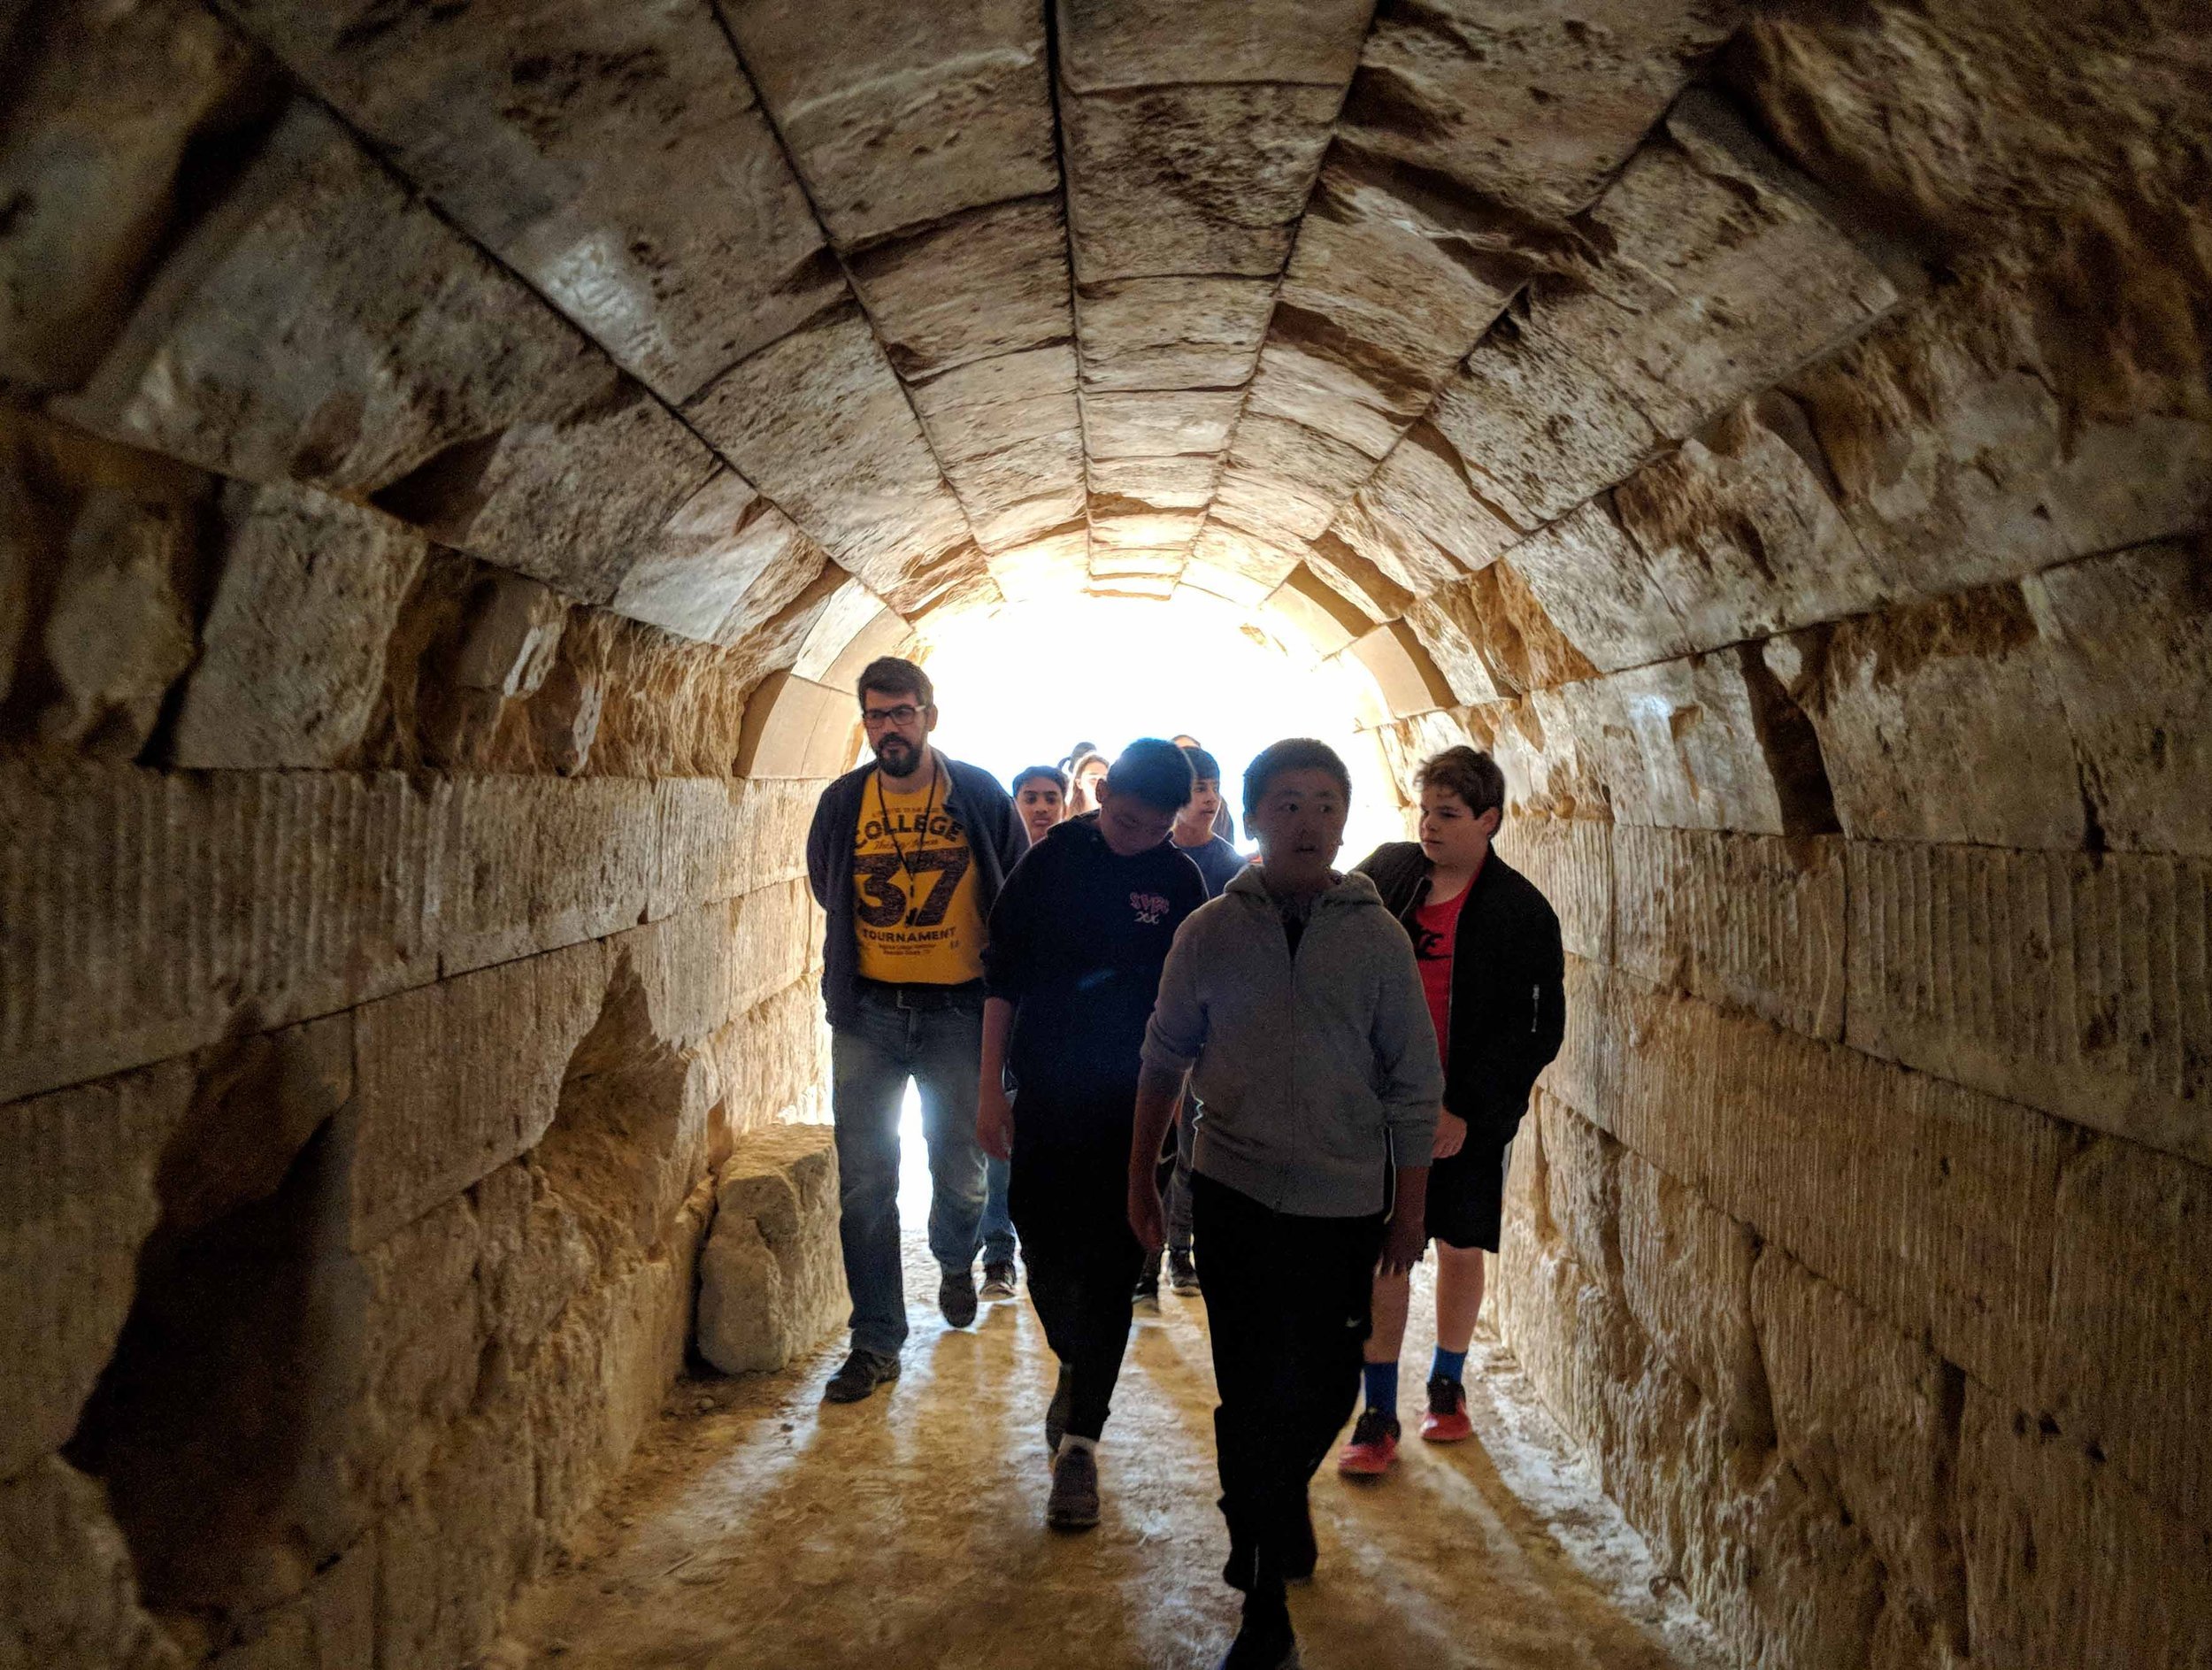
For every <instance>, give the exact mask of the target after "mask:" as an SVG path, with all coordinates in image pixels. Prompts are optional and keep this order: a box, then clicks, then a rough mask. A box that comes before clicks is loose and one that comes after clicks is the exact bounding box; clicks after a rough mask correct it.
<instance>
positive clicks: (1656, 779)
mask: <svg viewBox="0 0 2212 1670" xmlns="http://www.w3.org/2000/svg"><path fill="white" fill-rule="evenodd" d="M1556 694H1557V695H1558V696H1559V698H1560V700H1561V703H1562V704H1563V710H1564V712H1565V714H1566V715H1567V716H1568V719H1569V722H1570V723H1571V725H1572V727H1573V728H1574V730H1575V731H1576V732H1577V733H1578V735H1579V736H1580V737H1581V738H1583V739H1586V742H1585V745H1586V746H1589V747H1591V748H1593V749H1594V750H1595V751H1596V753H1597V757H1598V758H1601V760H1602V762H1603V767H1602V769H1603V773H1604V781H1605V785H1606V789H1607V795H1608V798H1609V800H1610V802H1611V804H1612V807H1613V813H1614V816H1615V817H1616V818H1617V819H1618V820H1620V821H1621V822H1623V823H1641V824H1656V825H1659V826H1661V827H1666V828H1677V829H1740V830H1745V831H1748V832H1750V833H1752V834H1756V835H1781V834H1784V833H1786V825H1785V819H1784V805H1783V800H1782V796H1781V791H1780V786H1779V784H1778V775H1777V772H1776V769H1775V763H1774V761H1773V760H1772V758H1770V755H1769V754H1768V752H1767V750H1766V748H1765V746H1764V744H1763V741H1762V738H1761V736H1760V732H1759V727H1758V724H1757V722H1756V721H1755V720H1754V718H1753V713H1754V707H1755V692H1754V690H1753V689H1752V687H1751V685H1750V684H1749V683H1748V682H1747V680H1746V677H1745V673H1744V666H1743V662H1742V660H1741V658H1740V655H1739V654H1738V653H1737V652H1733V651H1724V652H1722V653H1720V654H1717V655H1706V656H1693V657H1690V658H1686V659H1683V660H1678V661H1662V662H1658V663H1655V665H1653V666H1642V667H1636V668H1632V669H1631V670H1629V671H1627V672H1624V673H1614V674H1613V675H1612V676H1611V677H1609V678H1604V679H1594V680H1591V681H1587V682H1585V683H1579V684H1566V685H1562V686H1561V687H1560V688H1559V690H1558V691H1557V693H1556ZM1544 728H1545V732H1546V734H1547V735H1549V734H1550V732H1551V728H1552V727H1551V726H1550V725H1549V724H1548V723H1547V724H1546V726H1545V727H1544Z"/></svg>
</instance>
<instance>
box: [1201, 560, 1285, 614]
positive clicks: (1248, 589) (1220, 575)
mask: <svg viewBox="0 0 2212 1670" xmlns="http://www.w3.org/2000/svg"><path fill="white" fill-rule="evenodd" d="M1183 584H1185V585H1186V586H1188V587H1189V588H1190V589H1192V590H1194V591H1202V592H1204V593H1205V594H1206V595H1207V596H1210V597H1218V598H1220V599H1221V600H1222V601H1223V602H1224V603H1233V604H1236V605H1237V607H1238V608H1240V609H1256V608H1258V607H1259V606H1260V605H1261V604H1263V603H1264V602H1265V601H1266V600H1267V598H1268V596H1269V595H1270V593H1269V589H1268V587H1267V584H1266V582H1265V581H1258V580H1255V579H1253V578H1252V577H1251V576H1250V575H1248V574H1240V573H1233V572H1232V571H1231V570H1229V569H1226V568H1220V567H1217V566H1215V565H1214V564H1212V563H1209V562H1198V561H1191V562H1187V563H1185V564H1184V565H1183Z"/></svg>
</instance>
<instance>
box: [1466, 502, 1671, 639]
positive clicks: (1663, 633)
mask: <svg viewBox="0 0 2212 1670" xmlns="http://www.w3.org/2000/svg"><path fill="white" fill-rule="evenodd" d="M1510 560H1511V562H1512V564H1513V570H1514V572H1515V573H1517V574H1519V575H1520V577H1521V578H1522V579H1523V580H1525V581H1527V582H1528V589H1529V590H1530V591H1531V592H1532V593H1533V594H1535V597H1536V600H1537V601H1538V602H1539V603H1540V604H1542V605H1543V607H1544V612H1545V613H1546V614H1547V615H1548V617H1549V619H1550V620H1551V621H1552V622H1553V624H1554V625H1555V626H1556V627H1558V628H1559V629H1560V630H1561V631H1562V632H1563V633H1564V634H1565V635H1566V636H1567V638H1568V640H1569V642H1571V643H1572V644H1573V645H1574V647H1575V648H1576V649H1577V650H1580V651H1581V652H1582V654H1583V655H1584V656H1585V657H1586V658H1588V659H1589V661H1590V663H1591V665H1592V666H1595V667H1596V668H1597V669H1598V670H1599V671H1600V672H1601V673H1615V672H1618V671H1620V670H1621V669H1622V668H1624V667H1632V666H1644V665H1645V664H1647V663H1648V662H1652V661H1663V660H1666V659H1668V658H1670V657H1673V656H1681V655H1687V654H1689V653H1690V651H1691V649H1692V647H1693V646H1692V645H1691V643H1690V640H1689V634H1688V633H1687V632H1686V631H1685V630H1684V627H1683V623H1682V620H1681V619H1680V617H1679V616H1678V615H1677V614H1676V613H1675V612H1674V607H1673V605H1672V604H1671V603H1670V602H1669V601H1668V599H1667V596H1666V594H1665V593H1664V592H1663V590H1662V589H1661V588H1660V586H1659V584H1658V582H1657V581H1656V579H1655V577H1654V575H1653V573H1652V572H1651V567H1650V565H1649V564H1648V563H1647V561H1646V560H1645V558H1644V553H1643V552H1642V551H1641V550H1640V549H1638V547H1637V544H1636V542H1635V541H1634V540H1632V539H1631V538H1630V537H1629V536H1628V535H1626V534H1625V533H1624V532H1622V530H1621V525H1620V523H1619V521H1618V520H1617V519H1616V518H1615V516H1614V514H1613V507H1612V505H1611V504H1609V503H1608V502H1607V499H1606V497H1605V496H1602V495H1601V496H1598V497H1596V498H1594V499H1592V500H1590V501H1589V502H1588V503H1587V504H1584V505H1582V506H1581V507H1580V508H1579V509H1578V510H1575V511H1571V512H1569V513H1568V514H1567V515H1565V516H1563V517H1561V518H1560V519H1558V520H1557V521H1555V522H1554V523H1552V524H1551V525H1550V526H1549V527H1546V528H1544V529H1543V530H1542V531H1541V532H1540V533H1536V534H1533V535H1530V536H1529V537H1528V538H1527V539H1525V540H1523V541H1522V542H1521V543H1519V544H1517V545H1516V546H1515V547H1514V548H1513V554H1512V557H1511V558H1510Z"/></svg>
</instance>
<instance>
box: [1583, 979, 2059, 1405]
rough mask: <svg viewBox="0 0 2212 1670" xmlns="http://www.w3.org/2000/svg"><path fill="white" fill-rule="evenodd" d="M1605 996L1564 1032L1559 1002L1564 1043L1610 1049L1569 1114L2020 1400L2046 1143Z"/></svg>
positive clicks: (2044, 1220) (1948, 1105)
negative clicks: (1592, 1089)
mask: <svg viewBox="0 0 2212 1670" xmlns="http://www.w3.org/2000/svg"><path fill="white" fill-rule="evenodd" d="M1608 1000H1609V1001H1611V1002H1612V1003H1614V1004H1617V1005H1618V1008H1617V1012H1616V1013H1615V1014H1614V1015H1612V1016H1610V1017H1608V1016H1605V1015H1603V1014H1599V1015H1597V1016H1594V1017H1592V1018H1591V1019H1590V1020H1587V1021H1586V1022H1579V1023H1578V1020H1577V1017H1576V1015H1575V1007H1576V1004H1575V993H1574V990H1573V989H1572V988H1571V989H1570V996H1569V1004H1568V1016H1569V1029H1570V1033H1571V1034H1572V1033H1573V1031H1574V1029H1575V1028H1576V1027H1577V1026H1578V1024H1582V1025H1586V1027H1587V1028H1588V1029H1589V1030H1590V1031H1593V1032H1600V1033H1602V1032H1604V1031H1606V1030H1607V1029H1611V1030H1612V1033H1613V1039H1612V1042H1611V1043H1610V1047H1605V1048H1603V1049H1602V1050H1601V1059H1602V1062H1603V1066H1604V1070H1605V1071H1606V1072H1607V1073H1608V1074H1609V1081H1607V1082H1605V1083H1603V1084H1601V1085H1600V1086H1599V1087H1598V1088H1599V1090H1600V1091H1601V1096H1599V1097H1594V1098H1591V1099H1590V1101H1589V1103H1588V1104H1587V1105H1586V1104H1585V1101H1584V1099H1583V1096H1584V1094H1586V1093H1578V1092H1577V1091H1575V1090H1574V1089H1570V1090H1569V1091H1568V1092H1567V1094H1568V1095H1569V1097H1570V1099H1571V1100H1573V1101H1574V1103H1575V1105H1576V1106H1577V1108H1578V1110H1579V1111H1582V1112H1585V1113H1586V1115H1589V1116H1592V1117H1594V1118H1597V1119H1599V1120H1601V1121H1602V1122H1603V1123H1605V1124H1606V1125H1607V1126H1608V1127H1609V1128H1610V1129H1611V1130H1612V1131H1613V1133H1614V1135H1617V1137H1618V1138H1619V1139H1620V1140H1621V1141H1622V1142H1623V1143H1625V1144H1627V1145H1628V1146H1629V1147H1630V1148H1632V1149H1633V1150H1635V1151H1637V1152H1638V1153H1640V1154H1641V1155H1643V1156H1644V1157H1645V1158H1647V1159H1649V1160H1650V1161H1651V1162H1652V1163H1653V1164H1655V1165H1656V1166H1660V1167H1661V1168H1662V1169H1663V1170H1664V1171H1666V1172H1668V1173H1670V1174H1672V1175H1674V1176H1676V1177H1678V1178H1680V1179H1681V1180H1682V1181H1684V1182H1685V1183H1686V1184H1688V1185H1689V1186H1690V1187H1692V1188H1693V1189H1696V1190H1697V1192H1698V1193H1699V1194H1700V1195H1701V1196H1703V1197H1705V1198H1706V1199H1708V1200H1709V1201H1711V1202H1712V1203H1713V1204H1714V1205H1716V1206H1717V1207H1718V1208H1719V1209H1720V1210H1721V1211H1723V1212H1726V1213H1727V1214H1728V1215H1729V1216H1730V1217H1732V1218H1734V1219H1737V1220H1740V1221H1741V1222H1743V1223H1745V1224H1747V1225H1748V1226H1749V1227H1751V1228H1752V1229H1753V1230H1754V1231H1755V1232H1756V1233H1757V1234H1758V1235H1760V1236H1762V1237H1763V1239H1764V1240H1766V1241H1767V1242H1768V1243H1770V1244H1778V1245H1779V1246H1781V1247H1782V1248H1783V1249H1784V1250H1786V1251H1788V1252H1789V1253H1790V1254H1791V1255H1792V1256H1793V1258H1797V1259H1798V1261H1799V1262H1800V1263H1801V1264H1803V1265H1805V1266H1807V1267H1808V1268H1809V1269H1811V1270H1812V1271H1813V1272H1814V1273H1815V1274H1818V1275H1821V1276H1823V1277H1824V1278H1826V1279H1827V1280H1829V1281H1833V1282H1834V1283H1836V1285H1837V1286H1839V1287H1840V1288H1843V1289H1845V1290H1846V1291H1847V1292H1849V1293H1850V1294H1852V1295H1853V1297H1855V1298H1857V1299H1858V1300H1859V1301H1860V1302H1861V1303H1862V1304H1865V1305H1866V1306H1867V1307H1868V1308H1869V1309H1870V1310H1872V1311H1874V1312H1876V1313H1877V1314H1878V1315H1881V1316H1883V1317H1885V1318H1886V1320H1888V1321H1889V1323H1890V1324H1891V1325H1892V1326H1893V1327H1894V1328H1896V1329H1897V1330H1898V1331H1899V1332H1900V1333H1902V1334H1905V1335H1909V1336H1914V1337H1921V1336H1924V1337H1925V1338H1927V1340H1928V1341H1929V1343H1930V1344H1931V1346H1932V1349H1933V1350H1934V1351H1936V1352H1937V1353H1938V1355H1939V1356H1941V1357H1943V1358H1946V1359H1947V1360H1948V1361H1950V1362H1954V1363H1956V1364H1958V1365H1959V1366H1961V1367H1962V1368H1963V1369H1965V1370H1966V1371H1967V1372H1968V1373H1969V1374H1973V1375H1975V1376H1976V1377H1978V1379H1980V1380H1981V1381H1983V1383H1984V1384H1985V1385H1990V1386H1999V1387H2012V1388H2019V1389H2023V1390H2024V1389H2028V1388H2032V1386H2034V1385H2035V1383H2036V1378H2037V1374H2038V1368H2037V1365H2038V1364H2039V1361H2040V1358H2041V1353H2042V1351H2043V1349H2044V1335H2045V1332H2046V1329H2047V1320H2046V1319H2047V1309H2048V1295H2049V1291H2050V1271H2051V1258H2052V1233H2053V1230H2052V1222H2051V1211H2050V1202H2051V1200H2052V1199H2053V1197H2054V1196H2055V1191H2056V1188H2057V1177H2058V1171H2059V1164H2060V1157H2061V1155H2062V1152H2063V1151H2064V1150H2065V1148H2066V1147H2067V1145H2068V1143H2069V1140H2070V1139H2069V1138H2068V1137H2067V1136H2066V1134H2065V1132H2064V1129H2063V1127H2061V1126H2059V1125H2058V1124H2057V1123H2056V1122H2055V1121H2053V1120H2048V1119H2045V1118H2042V1117H2040V1116H2039V1115H2037V1114H2036V1113H2034V1112H2032V1111H2031V1110H2029V1109H2025V1108H2022V1107H2019V1106H2017V1105H2016V1104H2011V1103H2006V1102H2000V1101H1997V1100H1994V1099H1993V1098H1991V1097H1984V1096H1980V1095H1978V1094H1976V1093H1974V1092H1973V1091H1970V1090H1966V1089H1960V1088H1958V1087H1957V1086H1955V1085H1950V1084H1946V1083H1944V1082H1943V1081H1941V1080H1939V1079H1932V1078H1928V1077H1926V1076H1925V1075H1924V1074H1914V1073H1902V1072H1900V1071H1898V1070H1897V1069H1896V1068H1894V1067H1893V1066H1889V1065H1887V1064H1886V1063H1883V1062H1880V1061H1877V1060H1874V1059H1871V1058H1869V1057H1866V1056H1863V1055H1861V1054H1859V1053H1858V1052H1856V1051H1855V1050H1844V1049H1839V1048H1837V1047H1835V1046H1832V1045H1828V1044H1821V1043H1814V1042H1812V1041H1810V1040H1807V1039H1802V1038H1800V1037H1798V1036H1796V1035H1793V1034H1791V1033H1786V1032H1778V1031H1775V1030H1774V1029H1772V1028H1770V1027H1767V1026H1765V1025H1763V1023H1761V1022H1758V1021H1755V1020H1746V1019H1742V1018H1740V1017H1736V1016H1732V1015H1731V1014H1729V1013H1728V1012H1725V1011H1723V1010H1719V1009H1717V1008H1714V1007H1713V1006H1711V1005H1709V1004H1704V1003H1701V1002H1699V1001H1698V1000H1696V999H1694V998H1689V997H1666V996H1663V995H1661V994H1657V993H1654V992H1652V991H1651V990H1650V989H1648V988H1645V987H1641V986H1640V984H1639V983H1638V982H1636V981H1633V980H1632V978H1631V977H1629V976H1625V975H1622V974H1614V975H1613V976H1612V977H1611V979H1610V981H1609V982H1608V983H1607V986H1606V988H1605V992H1604V995H1603V996H1598V995H1593V996H1592V997H1591V998H1590V1001H1592V1002H1593V1003H1599V1004H1601V1003H1603V1002H1605V1001H1608ZM1631 1041H1632V1044H1633V1047H1628V1045H1629V1043H1630V1042H1631ZM1573 1043H1574V1040H1573V1038H1572V1037H1571V1038H1570V1044H1571V1046H1572V1044H1573ZM1563 1054H1564V1052H1563ZM1552 1071H1553V1073H1554V1074H1557V1073H1558V1072H1559V1068H1558V1067H1557V1066H1555V1067H1554V1068H1553V1069H1552Z"/></svg>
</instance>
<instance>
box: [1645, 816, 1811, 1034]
mask: <svg viewBox="0 0 2212 1670" xmlns="http://www.w3.org/2000/svg"><path fill="white" fill-rule="evenodd" d="M1612 844H1613V872H1612V873H1613V884H1614V902H1615V932H1616V934H1617V940H1618V950H1617V961H1618V962H1619V964H1620V966H1622V967H1623V968H1625V969H1628V970H1629V971H1631V972H1632V973H1633V974H1637V975H1638V976H1640V978H1642V979H1645V980H1647V981H1651V982H1652V983H1653V984H1655V985H1661V986H1678V987H1680V988H1681V989H1683V990H1685V991H1688V992H1691V993H1694V995H1696V996H1697V997H1702V998H1704V999H1705V1000H1706V1001H1707V1002H1709V1003H1716V1004H1728V1005H1731V1006H1733V1007H1736V1008H1741V1009H1748V1010H1749V1011H1750V1012H1752V1013H1754V1014H1755V1015H1758V1016H1760V1017H1761V1018H1763V1019H1764V1020H1771V1021H1773V1022H1774V1023H1775V1024H1776V1025H1777V1026H1781V1027H1788V1028H1790V1029H1791V1030H1792V1031H1793V1032H1801V1033H1804V1034H1806V1035H1808V1036H1810V1037H1816V1038H1840V1037H1841V1036H1842V1035H1843V1018H1844V983H1845V982H1844V920H1845V915H1844V874H1845V869H1846V866H1845V863H1844V850H1843V848H1844V843H1842V842H1841V841H1839V840H1836V839H1833V838H1828V839H1811V840H1795V841H1789V840H1783V839H1779V838H1778V837H1775V836H1772V835H1724V834H1720V833H1717V832H1711V831H1703V830H1691V829H1652V828H1645V827H1639V826H1637V825H1634V824H1625V823H1624V824H1623V825H1621V826H1620V827H1618V828H1617V830H1616V831H1615V832H1614V835H1613V843H1612Z"/></svg>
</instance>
